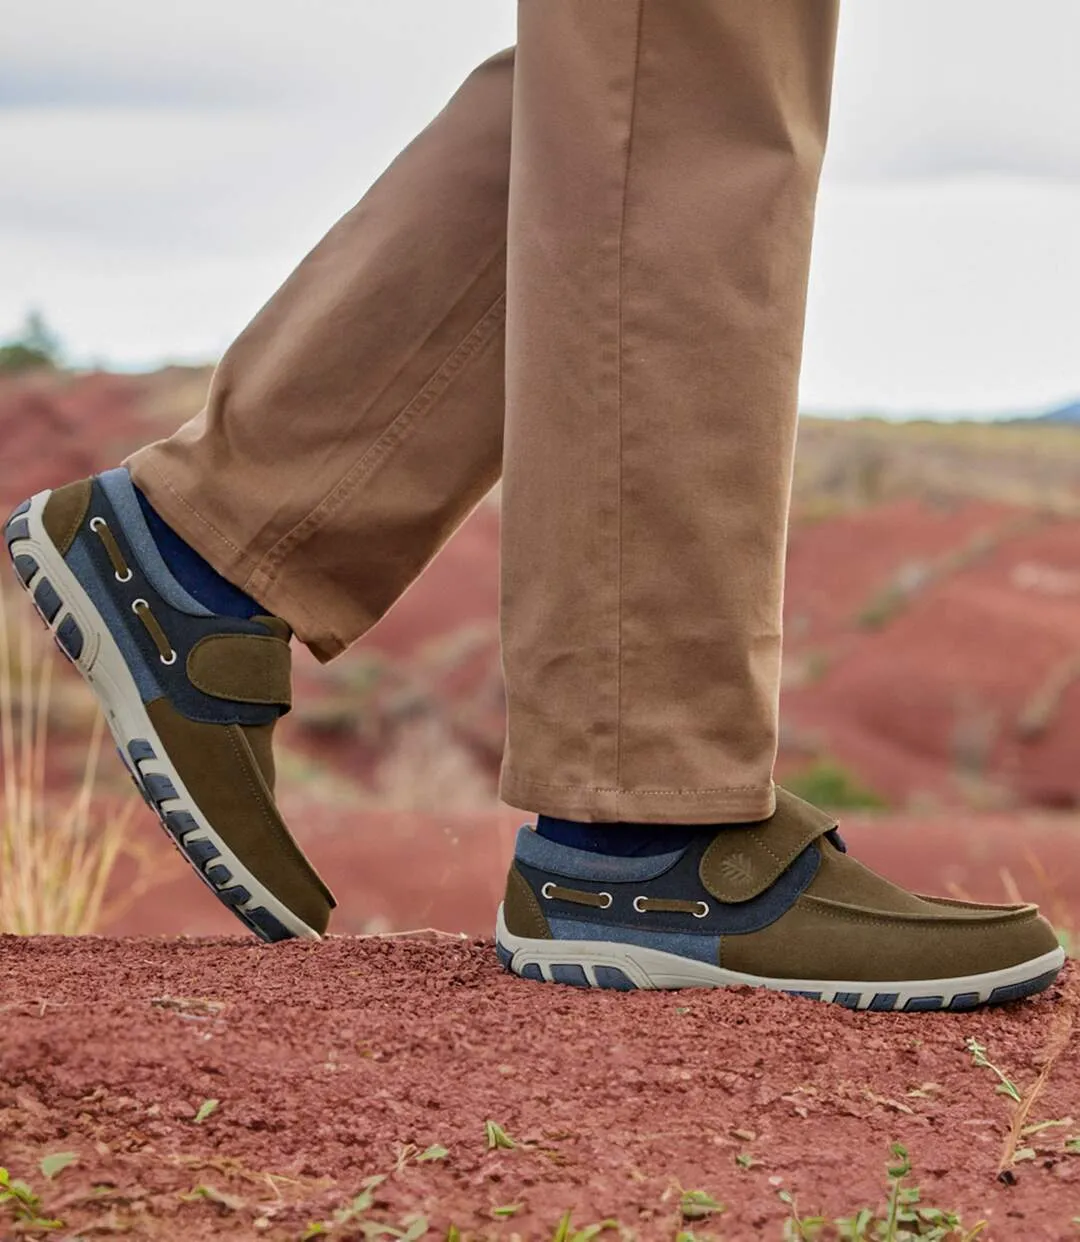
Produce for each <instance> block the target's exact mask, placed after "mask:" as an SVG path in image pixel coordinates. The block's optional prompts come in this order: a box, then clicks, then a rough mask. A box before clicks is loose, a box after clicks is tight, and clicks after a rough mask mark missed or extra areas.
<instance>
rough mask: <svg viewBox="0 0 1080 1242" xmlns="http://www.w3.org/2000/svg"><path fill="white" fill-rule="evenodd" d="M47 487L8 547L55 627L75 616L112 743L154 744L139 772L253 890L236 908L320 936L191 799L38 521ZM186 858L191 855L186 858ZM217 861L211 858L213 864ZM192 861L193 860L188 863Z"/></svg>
mask: <svg viewBox="0 0 1080 1242" xmlns="http://www.w3.org/2000/svg"><path fill="white" fill-rule="evenodd" d="M50 495H52V493H51V492H48V491H46V492H39V493H38V494H37V495H36V496H34V497H32V499H31V501H30V508H29V510H28V511H27V512H26V513H25V514H22V515H20V516H22V517H25V518H26V520H27V523H28V526H29V538H27V539H19V540H16V541H15V543H14V544H13V545H12V548H11V552H12V554H13V555H16V554H19V555H21V554H24V553H25V554H28V555H30V556H32V557H33V558H34V560H35V561H36V562H37V564H38V572H37V574H35V576H34V577H33V578H32V579H31V580H30V582H29V584H28V586H29V589H30V591H31V592H33V589H34V585H35V583H36V582H37V581H38V579H39V578H41V577H45V578H47V579H48V580H49V581H50V582H51V583H52V585H53V587H54V588H55V590H56V592H57V594H58V595H59V596H60V598H61V599H62V600H63V603H64V607H63V608H61V610H60V612H59V613H58V614H57V615H56V616H55V617H54V618H53V621H52V624H51V627H50V628H51V629H52V630H53V632H55V631H56V629H57V628H58V627H59V625H60V623H61V622H62V621H63V619H64V617H65V616H66V615H68V614H69V613H70V614H71V615H72V616H73V617H74V618H75V620H76V622H77V623H78V626H79V628H80V629H81V630H82V633H83V649H82V652H81V653H80V655H79V658H78V660H75V661H73V663H74V664H75V665H76V667H77V668H78V669H79V671H80V672H81V673H82V675H83V677H85V679H86V681H87V682H88V684H89V685H90V688H91V689H92V690H93V691H94V693H95V694H96V695H97V698H98V701H99V702H100V704H101V707H102V711H103V712H104V714H105V720H106V723H107V724H108V726H109V729H110V731H111V732H112V735H113V737H114V739H115V740H116V744H117V746H118V747H119V749H120V751H121V755H122V757H123V758H124V762H125V763H127V764H128V766H129V767H133V766H134V764H133V763H132V762H131V760H130V758H129V757H128V742H130V741H134V740H135V739H137V738H141V739H144V740H145V741H147V742H149V743H150V745H151V747H153V751H154V755H155V758H154V759H153V760H149V759H148V760H144V761H142V762H141V763H140V765H139V766H140V769H141V771H142V772H143V773H147V774H149V773H160V774H161V775H162V776H167V777H168V778H169V780H170V781H171V782H172V785H173V788H174V789H175V790H176V794H177V796H176V798H175V799H172V798H170V799H169V800H168V801H167V802H165V803H164V804H163V810H168V811H186V812H187V813H188V814H189V815H190V816H192V817H193V818H194V819H195V821H196V823H197V824H198V826H199V827H198V831H192V832H189V833H185V834H184V840H185V842H186V841H192V840H203V841H210V842H211V843H212V844H213V846H214V848H215V849H216V850H217V851H218V852H219V853H220V855H221V858H220V862H221V863H223V864H224V865H225V866H226V867H227V868H228V870H229V872H230V873H231V876H232V879H231V881H230V887H231V886H233V885H236V884H241V885H243V887H244V888H246V889H247V890H248V892H249V893H250V894H251V898H250V900H249V901H246V902H244V903H243V905H241V906H238V907H236V908H237V909H240V910H253V909H258V908H260V907H261V908H263V909H265V910H266V911H268V912H269V913H270V914H272V915H273V916H274V918H276V919H277V920H279V922H281V923H282V924H283V925H284V927H286V928H287V929H288V930H289V931H290V932H292V934H293V935H294V936H296V937H298V938H300V939H304V940H319V939H321V937H320V936H319V933H318V932H317V931H315V929H314V928H312V927H309V926H308V925H307V924H306V923H304V922H303V921H302V920H301V919H299V918H298V917H297V916H296V915H295V914H294V913H293V912H292V911H291V910H290V909H289V908H288V906H286V905H284V904H282V902H281V901H279V900H278V899H277V898H276V897H275V896H274V894H273V893H272V892H270V890H269V889H268V888H266V887H265V886H264V885H263V884H261V883H260V882H259V880H257V879H256V878H255V876H253V875H252V874H251V872H250V871H249V870H248V869H247V868H246V867H245V866H244V864H243V863H242V862H241V861H240V859H239V858H238V857H237V856H236V855H235V854H234V853H233V851H232V850H231V849H230V848H229V846H228V845H227V844H226V843H225V841H224V840H223V839H222V838H221V837H220V836H219V835H218V833H217V832H215V830H214V828H213V826H212V825H211V823H210V821H209V820H208V819H207V817H206V816H205V815H204V814H203V813H202V811H200V810H199V807H198V804H197V803H196V801H195V799H194V798H193V797H192V796H191V794H190V793H189V792H188V789H187V787H186V786H185V784H184V781H183V779H182V777H181V776H180V773H179V772H178V771H177V770H176V768H175V767H174V766H173V764H172V763H171V761H170V760H169V757H168V754H167V753H166V750H165V745H164V743H163V742H162V740H161V738H160V737H159V736H158V734H157V731H156V730H155V729H154V726H153V724H152V723H151V721H150V717H149V715H148V714H147V711H146V708H145V707H144V706H143V701H142V696H141V695H140V693H139V688H138V686H137V685H136V684H135V679H134V677H133V676H132V675H131V672H130V670H129V669H128V666H127V661H126V660H125V659H124V657H123V654H122V653H121V651H120V648H119V647H118V646H117V644H116V640H115V639H114V638H113V636H112V634H110V633H109V630H108V628H107V627H106V626H105V624H104V623H103V621H102V620H101V614H100V613H99V612H98V610H97V608H96V607H95V605H94V603H93V601H92V600H91V599H90V597H89V595H87V593H86V591H85V590H83V587H82V584H81V583H80V582H79V580H78V578H76V577H75V575H74V574H73V573H72V572H71V570H70V569H69V568H68V567H67V564H66V563H65V561H64V559H63V557H62V556H61V555H60V553H59V551H58V549H57V548H56V546H55V545H54V544H53V542H52V540H51V539H50V538H49V536H48V534H47V533H46V531H45V528H44V525H43V524H42V520H41V515H42V512H43V510H44V508H45V503H46V501H47V500H48V499H49V497H50ZM189 861H190V860H189ZM218 861H219V860H218V859H215V860H214V862H215V863H217V862H218ZM192 865H194V864H192ZM199 874H200V877H201V878H202V879H203V880H204V881H206V883H207V884H208V885H209V887H210V888H211V889H213V887H214V885H213V884H212V883H211V882H210V881H209V880H207V879H206V877H205V875H203V874H202V872H200V873H199Z"/></svg>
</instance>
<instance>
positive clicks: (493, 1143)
mask: <svg viewBox="0 0 1080 1242" xmlns="http://www.w3.org/2000/svg"><path fill="white" fill-rule="evenodd" d="M484 1137H485V1138H486V1139H487V1145H488V1151H494V1150H495V1148H496V1147H507V1148H509V1147H516V1146H517V1143H516V1142H515V1141H514V1140H513V1139H512V1138H511V1137H510V1135H509V1134H507V1133H506V1131H505V1130H504V1129H503V1128H502V1126H501V1125H499V1123H498V1122H497V1121H485V1122H484Z"/></svg>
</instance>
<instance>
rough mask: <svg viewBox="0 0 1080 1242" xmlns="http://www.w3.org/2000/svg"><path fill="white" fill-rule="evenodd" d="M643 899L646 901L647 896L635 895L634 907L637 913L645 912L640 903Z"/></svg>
mask: <svg viewBox="0 0 1080 1242" xmlns="http://www.w3.org/2000/svg"><path fill="white" fill-rule="evenodd" d="M643 901H648V898H647V897H635V898H634V909H635V910H636V911H637V912H638V914H645V913H647V911H646V909H645V907H644V906H643V905H642V904H641V902H643Z"/></svg>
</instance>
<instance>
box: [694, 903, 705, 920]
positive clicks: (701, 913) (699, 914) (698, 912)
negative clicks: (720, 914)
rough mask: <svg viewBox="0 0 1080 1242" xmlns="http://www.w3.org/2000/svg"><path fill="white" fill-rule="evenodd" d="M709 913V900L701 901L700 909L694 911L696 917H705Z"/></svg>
mask: <svg viewBox="0 0 1080 1242" xmlns="http://www.w3.org/2000/svg"><path fill="white" fill-rule="evenodd" d="M708 913H709V903H708V902H707V901H699V902H698V909H697V910H695V911H694V912H693V914H694V918H696V919H703V918H705V916H706V915H707V914H708Z"/></svg>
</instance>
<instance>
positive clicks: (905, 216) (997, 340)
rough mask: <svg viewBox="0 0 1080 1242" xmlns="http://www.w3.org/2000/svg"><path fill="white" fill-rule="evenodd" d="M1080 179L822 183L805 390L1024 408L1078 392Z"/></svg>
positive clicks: (872, 405)
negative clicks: (1051, 181)
mask: <svg viewBox="0 0 1080 1242" xmlns="http://www.w3.org/2000/svg"><path fill="white" fill-rule="evenodd" d="M1078 219H1080V182H1078V183H1057V184H1047V183H1045V182H1041V181H1038V180H1031V181H1026V182H1025V181H1019V180H1016V179H1006V178H1001V177H997V178H990V177H983V178H962V179H957V180H955V181H953V182H945V183H929V184H928V183H926V182H893V183H869V184H863V185H847V184H844V183H842V182H830V183H827V184H826V185H825V186H824V187H823V191H822V196H821V200H820V203H819V210H818V229H817V237H816V242H815V253H814V265H813V274H812V279H811V297H810V307H809V313H808V324H807V340H806V354H805V365H804V369H803V385H802V388H803V397H804V400H805V402H806V403H807V404H808V405H810V406H814V407H817V408H825V409H828V408H842V409H850V410H866V409H873V410H880V411H882V412H891V413H903V412H905V411H908V412H911V411H917V410H922V411H930V412H955V413H979V412H983V413H1015V412H1023V411H1025V410H1034V409H1035V408H1037V407H1039V406H1040V405H1044V404H1049V403H1056V402H1059V401H1062V400H1063V399H1065V398H1074V397H1075V396H1076V395H1077V393H1080V357H1078V354H1077V341H1080V296H1078V293H1077V291H1078V290H1080V235H1078V232H1077V228H1076V221H1077V220H1078Z"/></svg>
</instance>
